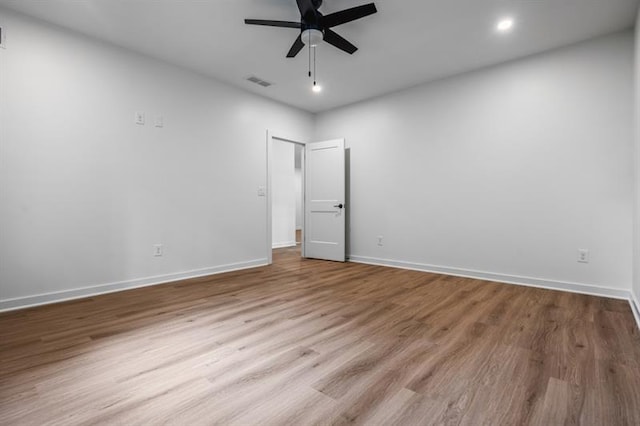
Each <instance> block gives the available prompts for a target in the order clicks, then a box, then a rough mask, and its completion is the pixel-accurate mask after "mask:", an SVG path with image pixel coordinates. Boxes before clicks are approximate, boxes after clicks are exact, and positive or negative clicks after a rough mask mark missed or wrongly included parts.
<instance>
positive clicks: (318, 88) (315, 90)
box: [311, 84, 322, 93]
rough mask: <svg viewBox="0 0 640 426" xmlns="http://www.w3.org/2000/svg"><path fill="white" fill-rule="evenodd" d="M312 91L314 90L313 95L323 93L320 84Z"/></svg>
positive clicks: (315, 85)
mask: <svg viewBox="0 0 640 426" xmlns="http://www.w3.org/2000/svg"><path fill="white" fill-rule="evenodd" d="M311 90H313V93H320V92H322V87H321V86H320V85H319V84H314V85H313V87H312V88H311Z"/></svg>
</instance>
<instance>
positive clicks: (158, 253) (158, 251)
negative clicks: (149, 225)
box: [153, 244, 162, 257]
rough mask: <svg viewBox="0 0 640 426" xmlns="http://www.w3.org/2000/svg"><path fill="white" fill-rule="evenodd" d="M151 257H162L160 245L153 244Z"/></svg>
mask: <svg viewBox="0 0 640 426" xmlns="http://www.w3.org/2000/svg"><path fill="white" fill-rule="evenodd" d="M153 255H154V256H155V257H159V256H162V244H155V245H154V246H153Z"/></svg>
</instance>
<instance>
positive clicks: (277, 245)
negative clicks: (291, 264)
mask: <svg viewBox="0 0 640 426" xmlns="http://www.w3.org/2000/svg"><path fill="white" fill-rule="evenodd" d="M295 246H296V242H295V241H287V242H284V243H273V244H272V245H271V248H274V249H279V248H285V247H295Z"/></svg>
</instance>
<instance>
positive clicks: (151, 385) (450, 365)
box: [0, 249, 640, 425]
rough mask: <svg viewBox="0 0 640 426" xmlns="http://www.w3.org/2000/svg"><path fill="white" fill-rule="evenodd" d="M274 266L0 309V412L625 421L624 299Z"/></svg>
mask: <svg viewBox="0 0 640 426" xmlns="http://www.w3.org/2000/svg"><path fill="white" fill-rule="evenodd" d="M274 261H275V264H274V265H272V266H269V267H262V268H256V269H251V270H247V271H239V272H233V273H228V274H222V275H216V276H212V277H208V278H201V279H194V280H188V281H184V282H181V283H176V284H167V285H161V286H155V287H149V288H144V289H138V290H132V291H127V292H121V293H115V294H110V295H105V296H100V297H93V298H89V299H84V300H78V301H73V302H68V303H62V304H57V305H50V306H45V307H39V308H34V309H28V310H23V311H18V312H11V313H4V314H0V423H1V424H3V425H22V424H25V425H26V424H28V425H41V424H60V425H74V424H116V425H135V424H145V425H150V424H176V425H198V424H225V425H227V424H241V425H245V424H247V425H252V424H255V425H271V424H273V425H284V424H289V425H307V424H348V423H358V424H372V425H374V424H381V425H392V424H404V425H421V424H424V425H431V424H465V425H481V424H486V425H502V424H504V425H522V424H536V425H556V424H584V425H591V424H593V425H639V424H640V337H639V335H638V329H637V328H636V325H635V323H634V321H633V317H632V314H631V311H630V308H629V305H628V304H627V302H626V301H618V300H611V299H604V298H598V297H590V296H583V295H577V294H569V293H562V292H556V291H549V290H542V289H533V288H527V287H519V286H514V285H506V284H497V283H491V282H485V281H479V280H473V279H464V278H455V277H448V276H443V275H436V274H428V273H421V272H413V271H404V270H399V269H390V268H383V267H376V266H368V265H361V264H340V263H333V262H322V261H313V260H302V259H300V258H299V256H298V253H297V250H296V249H284V250H279V251H276V252H275V254H274Z"/></svg>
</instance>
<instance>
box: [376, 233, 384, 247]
mask: <svg viewBox="0 0 640 426" xmlns="http://www.w3.org/2000/svg"><path fill="white" fill-rule="evenodd" d="M377 238H378V245H379V246H381V245H384V243H383V240H384V237H383V236H382V235H378V237H377Z"/></svg>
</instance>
